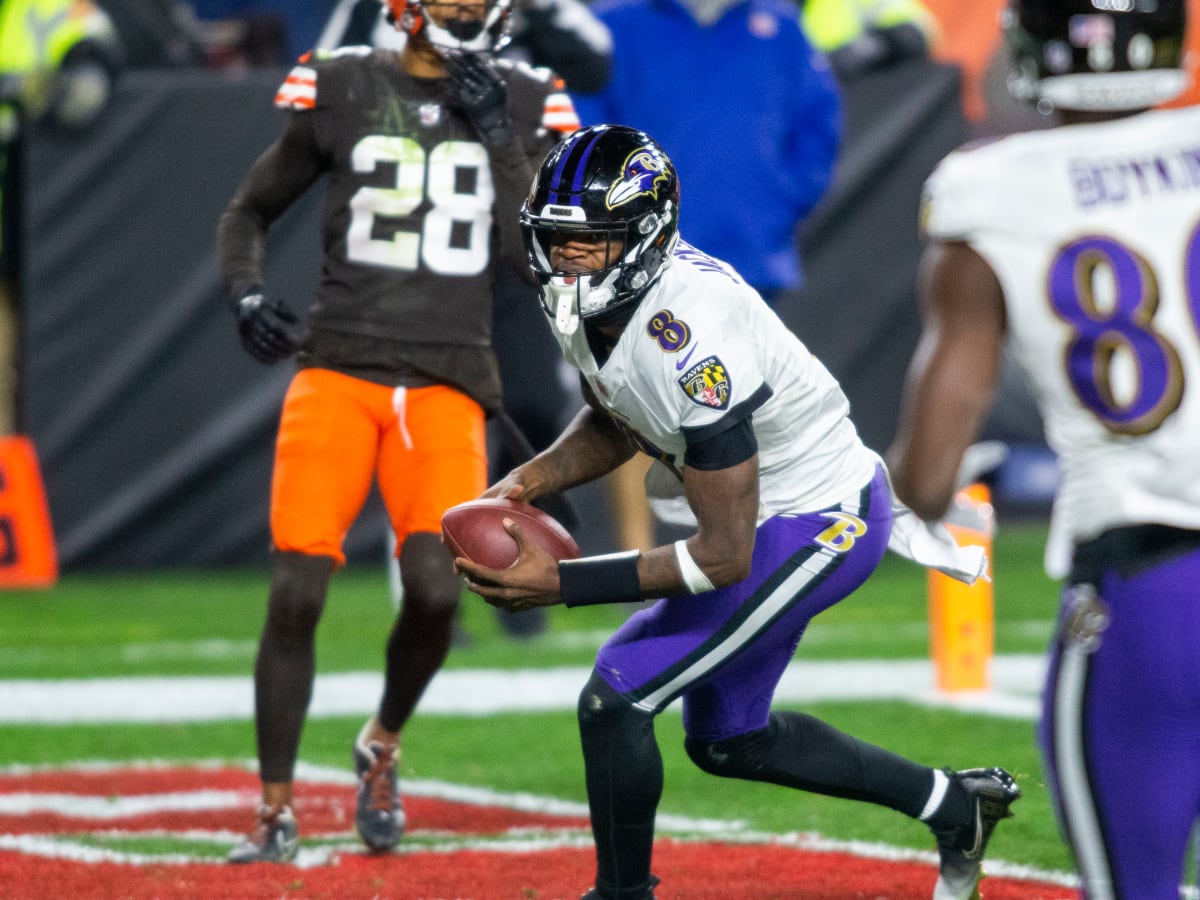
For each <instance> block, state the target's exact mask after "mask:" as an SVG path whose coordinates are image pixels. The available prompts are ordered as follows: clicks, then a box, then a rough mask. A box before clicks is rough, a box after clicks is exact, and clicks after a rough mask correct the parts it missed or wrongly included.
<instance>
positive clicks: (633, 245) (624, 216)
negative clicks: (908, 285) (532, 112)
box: [456, 125, 1020, 900]
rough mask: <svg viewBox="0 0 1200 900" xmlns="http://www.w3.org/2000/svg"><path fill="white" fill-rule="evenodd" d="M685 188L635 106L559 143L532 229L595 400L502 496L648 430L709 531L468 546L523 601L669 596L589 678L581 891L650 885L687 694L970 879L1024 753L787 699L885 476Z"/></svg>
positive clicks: (467, 566)
mask: <svg viewBox="0 0 1200 900" xmlns="http://www.w3.org/2000/svg"><path fill="white" fill-rule="evenodd" d="M679 196H680V194H679V180H678V177H677V174H676V171H675V167H674V164H673V163H672V162H671V160H670V159H669V158H668V157H667V155H666V153H665V152H664V151H663V148H662V147H660V146H659V145H658V144H657V143H656V142H655V141H653V140H652V139H651V138H650V137H648V136H647V135H646V134H644V133H642V132H640V131H635V130H633V129H630V128H626V127H623V126H610V125H599V126H592V127H589V128H585V129H583V130H581V131H578V132H576V133H575V134H573V135H572V136H570V137H569V138H568V139H566V140H565V141H563V142H562V143H560V144H559V145H558V146H557V147H555V148H554V149H553V150H552V151H551V153H550V155H549V156H548V157H547V158H546V160H545V161H544V162H543V163H542V166H541V168H540V169H539V170H538V173H537V176H536V179H535V181H534V184H533V188H532V190H531V192H530V194H529V197H528V199H527V200H526V202H525V205H524V207H523V209H522V214H521V221H522V227H523V230H524V234H525V239H526V246H527V248H528V252H529V259H530V262H531V264H532V266H533V268H534V270H535V272H536V273H537V275H538V278H539V282H540V284H541V289H542V297H543V302H544V304H545V307H546V311H547V314H548V316H550V317H551V318H552V320H553V328H554V332H555V334H556V335H557V338H558V341H559V343H560V345H561V347H562V350H563V354H564V356H565V357H566V359H567V361H568V362H570V363H571V365H572V366H574V367H575V368H577V369H578V370H579V371H580V373H581V375H582V380H583V386H584V393H585V395H586V397H587V398H588V400H589V405H587V406H585V408H584V409H583V410H582V411H581V412H580V413H579V415H578V416H577V417H576V419H575V420H574V422H573V423H572V424H571V425H570V426H568V428H567V430H566V431H564V433H563V434H562V435H561V436H560V437H559V438H558V440H557V441H556V442H555V443H554V444H553V445H551V447H550V448H548V449H547V450H546V451H544V452H543V453H541V454H540V455H538V456H537V457H535V458H534V459H533V460H531V461H530V462H528V463H526V464H524V465H520V466H518V467H517V468H515V469H514V470H513V471H512V472H510V473H509V474H508V475H507V476H506V477H505V478H503V479H502V480H501V481H499V482H498V483H497V484H495V485H493V486H492V487H491V488H489V489H488V491H487V492H486V494H485V496H492V497H513V498H517V499H522V500H532V499H535V498H536V497H539V496H541V495H543V494H544V493H545V492H548V491H558V490H563V489H566V488H568V487H571V486H573V485H577V484H580V483H582V482H585V481H589V480H592V479H595V478H598V477H600V476H602V475H605V474H607V473H608V472H611V471H612V470H613V469H615V468H616V467H617V466H619V465H620V464H622V463H623V462H625V460H627V459H629V457H630V456H632V455H633V453H634V452H635V450H640V451H642V452H644V453H646V454H648V455H650V456H652V457H653V458H654V459H655V460H656V463H655V468H654V469H653V470H652V472H651V477H650V479H649V481H650V482H651V483H650V484H648V493H650V494H651V495H652V496H655V497H664V498H675V499H676V500H678V501H679V502H681V503H683V504H684V505H685V506H686V508H687V509H688V510H689V511H690V513H691V514H692V516H693V523H694V525H695V529H696V530H695V533H694V534H693V535H692V536H691V537H689V538H687V539H686V540H679V541H677V542H676V543H674V544H673V545H669V546H660V547H654V548H652V549H650V550H648V551H647V552H645V553H639V552H638V551H631V552H625V553H617V554H610V555H606V556H597V557H584V558H583V559H579V560H571V561H564V562H561V563H555V561H554V560H553V559H552V558H551V557H550V556H549V555H548V554H546V553H545V551H543V550H541V549H540V548H538V547H537V546H536V545H534V544H533V543H531V542H530V541H528V540H526V539H525V536H524V534H523V533H522V532H521V529H520V527H519V526H517V525H515V524H511V525H508V526H506V527H508V530H509V532H510V533H511V534H512V535H513V536H514V537H515V538H516V540H517V541H518V543H519V545H520V556H519V558H518V560H517V562H516V563H515V564H514V565H513V566H512V567H511V568H509V569H505V570H496V569H489V568H487V567H484V566H480V565H476V564H474V563H471V562H469V561H468V560H465V559H459V560H457V561H456V564H457V565H458V567H459V569H460V570H461V571H462V572H464V573H466V575H467V576H468V578H469V584H470V586H471V588H472V589H473V590H475V591H477V592H479V593H480V594H482V595H484V597H485V598H487V599H488V600H489V602H492V603H494V604H497V605H500V606H502V607H504V608H508V609H526V608H531V607H538V606H547V605H551V604H555V603H560V602H561V603H564V604H566V605H567V606H568V607H576V606H581V605H587V604H594V603H622V602H632V601H638V600H642V599H646V598H656V597H665V598H666V599H663V600H660V601H659V602H658V603H656V604H655V605H653V606H652V607H649V608H646V609H642V610H640V611H638V612H636V613H634V614H633V615H632V616H631V617H630V619H629V620H628V622H627V623H626V624H625V625H624V626H622V627H621V629H620V630H619V631H617V633H616V634H615V635H613V637H611V638H610V639H609V640H608V641H607V642H606V643H605V644H604V646H603V647H602V648H601V649H600V652H599V654H598V656H597V659H596V664H595V668H594V669H593V672H592V675H591V678H590V679H589V681H588V682H587V684H586V685H585V686H584V688H583V691H582V693H581V695H580V699H579V727H580V735H581V741H582V746H583V756H584V763H585V768H586V776H587V791H588V800H589V805H590V810H591V821H592V832H593V836H594V838H595V843H596V850H597V870H596V877H595V885H594V887H593V888H592V889H591V890H590V891H589V892H588V893H587V894H586V895H585V896H586V897H587V898H591V900H611V898H621V900H644V898H650V897H653V896H654V894H653V890H654V885H655V884H656V883H657V878H656V877H655V876H653V875H652V874H651V849H652V844H653V838H654V815H655V809H656V807H657V804H658V800H659V796H660V794H661V792H662V783H663V771H662V758H661V756H660V754H659V750H658V746H657V744H656V742H655V738H654V719H655V716H656V715H657V714H658V713H660V712H662V710H664V709H665V708H666V707H667V706H668V705H670V704H671V703H672V702H674V701H675V700H677V699H682V701H683V722H684V729H685V731H686V734H687V740H686V747H687V752H688V754H689V755H690V756H691V758H692V760H693V761H694V762H695V763H696V765H698V766H699V767H700V768H702V769H704V770H705V771H707V772H711V773H713V774H715V775H721V776H726V777H732V778H745V779H750V780H754V781H767V782H772V783H775V784H780V785H785V786H788V787H793V788H798V789H802V790H808V791H814V792H817V793H821V794H826V795H830V796H836V797H846V798H852V799H857V800H863V801H866V802H870V803H877V804H881V805H884V806H888V807H891V808H893V809H896V810H898V811H900V812H902V813H904V814H906V815H908V816H911V817H912V818H914V819H920V820H921V821H923V822H925V823H926V824H927V825H928V826H929V828H930V829H932V830H933V833H934V834H935V835H936V841H937V846H938V848H939V851H940V853H941V872H940V875H939V881H938V887H937V890H938V892H939V893H938V894H937V896H938V897H943V898H947V900H950V898H963V900H965V898H967V897H970V896H971V894H972V892H973V891H974V890H975V885H976V882H977V881H978V877H979V866H980V861H981V859H982V857H983V853H984V849H985V847H986V845H987V842H988V839H989V837H990V835H991V833H992V830H993V829H994V827H995V825H996V823H997V822H998V821H999V820H1000V819H1002V818H1004V817H1006V816H1008V815H1009V814H1010V813H1009V806H1010V804H1011V803H1012V802H1013V801H1014V800H1016V799H1017V797H1019V796H1020V790H1019V788H1018V787H1017V785H1016V783H1015V782H1014V781H1013V779H1012V778H1011V777H1010V776H1009V775H1008V773H1007V772H1005V771H1004V770H1003V769H998V768H991V769H969V770H965V771H959V772H954V771H951V770H948V769H947V770H944V771H943V770H939V769H931V768H928V767H927V766H924V765H921V764H919V763H916V762H912V761H910V760H907V759H904V758H902V757H899V756H897V755H895V754H893V753H891V752H889V751H887V750H884V749H882V748H879V747H875V746H872V745H870V744H867V743H865V742H863V741H861V740H859V739H857V738H855V737H852V736H851V735H848V734H845V733H843V732H841V731H838V730H837V729H835V728H833V727H831V726H830V725H827V724H826V723H824V722H822V721H820V720H818V719H816V718H813V717H812V716H809V715H805V714H803V713H797V712H773V711H772V710H771V709H770V704H771V697H772V694H773V692H774V690H775V687H776V685H777V684H778V682H779V679H780V677H781V676H782V675H783V672H784V669H785V667H786V666H787V664H788V662H789V661H790V660H791V658H792V654H793V653H794V651H795V650H796V647H797V644H798V642H799V641H800V638H801V636H802V635H803V634H804V630H805V628H806V627H807V625H808V623H809V621H810V620H811V619H812V618H813V616H815V615H817V614H818V613H820V612H821V611H822V610H824V609H827V608H828V607H830V606H831V605H832V604H834V603H837V602H838V601H839V600H842V599H843V598H845V597H846V596H848V595H849V594H850V593H851V592H852V591H854V590H855V589H856V588H857V587H858V586H859V585H860V584H862V582H863V581H864V580H865V579H866V578H867V577H868V576H869V575H870V573H871V572H872V571H873V570H874V569H875V567H876V565H877V564H878V563H879V560H880V558H881V557H882V556H883V553H884V551H885V549H887V548H888V546H889V541H890V539H891V538H892V537H893V512H892V497H891V491H890V488H889V486H888V480H887V474H886V472H885V471H884V468H883V466H882V463H881V461H880V459H879V457H878V456H877V455H876V454H874V453H873V452H872V451H871V450H869V449H868V448H867V447H866V446H864V445H863V443H862V441H861V440H860V439H859V437H858V433H857V431H856V430H855V427H854V424H853V423H852V422H851V420H850V419H849V417H848V403H847V401H846V398H845V396H844V394H843V393H842V391H841V388H840V387H839V386H838V384H837V382H836V381H835V380H834V379H833V377H832V376H831V375H830V374H829V372H828V371H827V370H826V369H825V368H824V367H823V366H822V365H821V363H820V362H818V361H817V360H816V359H815V358H813V356H812V355H811V353H809V351H808V350H807V349H806V348H805V347H804V346H803V345H802V344H801V342H800V341H799V340H798V339H797V338H796V336H795V335H794V334H792V333H791V332H790V331H788V329H787V328H786V327H785V326H784V325H783V323H782V322H781V321H780V320H779V318H778V317H777V316H776V315H775V313H774V312H773V311H772V310H771V309H770V308H769V307H768V306H767V304H766V303H765V302H764V301H763V299H762V297H761V296H759V294H758V293H757V292H756V291H755V290H754V289H753V288H751V287H750V286H749V285H747V284H746V283H745V281H744V280H743V279H742V278H741V276H739V275H738V273H737V272H736V271H735V270H734V269H733V268H732V267H730V266H729V265H728V264H727V263H724V262H722V261H721V260H718V259H714V258H713V257H711V256H709V255H708V254H706V253H704V252H703V251H702V250H700V249H698V248H696V247H692V246H690V245H688V244H686V243H684V242H683V241H682V240H680V238H679V233H678V223H679ZM934 533H935V532H931V534H934ZM937 533H939V534H941V535H942V536H943V537H946V535H945V533H944V530H943V531H942V532H937ZM937 546H938V547H939V548H941V549H942V550H944V551H945V553H946V555H945V556H944V557H943V556H941V554H939V557H940V564H941V565H942V567H943V568H945V569H946V570H947V571H954V573H955V574H956V575H957V576H958V577H960V578H963V579H964V580H967V581H970V580H972V579H973V578H974V577H975V576H976V575H977V574H978V572H979V559H978V557H977V556H970V559H971V560H972V561H973V562H972V563H971V564H970V565H969V566H967V565H965V563H964V562H963V559H964V558H966V557H967V556H968V555H967V554H964V555H963V558H960V557H959V555H958V554H957V553H956V551H957V550H958V549H959V548H957V547H955V546H954V545H953V543H952V542H947V543H944V544H938V545H937ZM930 561H931V562H932V560H930Z"/></svg>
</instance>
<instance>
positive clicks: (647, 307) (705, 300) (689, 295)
mask: <svg viewBox="0 0 1200 900" xmlns="http://www.w3.org/2000/svg"><path fill="white" fill-rule="evenodd" d="M555 334H556V335H557V337H558V340H559V342H560V343H561V344H562V348H563V354H564V355H565V357H566V359H567V361H568V362H569V363H571V365H573V366H575V368H577V369H579V370H580V372H581V373H582V374H583V376H584V378H585V379H586V380H587V382H588V384H589V385H590V387H591V389H592V391H593V392H594V393H595V395H596V397H597V398H598V400H599V401H600V403H601V404H603V405H604V407H605V408H606V409H607V410H608V411H609V412H610V413H611V414H612V416H613V418H614V419H615V420H616V421H617V423H618V424H619V425H621V426H622V427H623V429H624V430H625V431H626V432H627V433H630V434H631V436H632V437H633V438H634V440H635V442H636V443H638V445H639V446H640V447H642V449H643V450H644V451H645V452H646V453H647V454H649V455H650V456H652V457H654V458H655V459H657V460H659V461H660V462H661V463H663V464H664V465H665V466H667V467H669V468H670V469H671V470H673V471H674V472H675V473H676V475H679V476H681V475H682V471H683V458H684V450H685V446H686V443H685V437H684V432H685V430H686V431H687V432H690V433H693V434H697V433H698V434H700V435H703V434H704V433H705V430H706V429H712V431H713V432H718V431H720V430H721V422H722V420H723V419H725V418H726V417H727V416H730V415H733V416H736V417H737V418H738V420H740V419H742V418H744V417H745V414H746V412H747V411H748V410H753V420H752V421H753V427H754V434H755V438H756V440H757V442H758V459H759V501H760V506H759V522H760V523H761V522H762V521H764V520H765V519H767V518H769V517H770V516H772V515H777V514H779V513H804V512H812V511H815V510H819V509H823V508H825V507H828V506H831V505H833V504H836V503H838V502H840V501H841V500H843V499H844V498H845V497H847V496H848V495H850V494H851V493H852V492H854V491H856V490H858V489H859V488H861V487H862V486H863V485H865V484H866V483H867V482H868V481H870V480H871V478H872V477H873V475H874V473H875V466H876V464H877V462H878V456H877V455H876V454H875V453H873V452H872V451H871V450H869V449H868V448H867V447H866V446H864V445H863V443H862V441H861V440H860V439H859V437H858V433H857V431H856V430H855V428H854V425H853V423H852V422H851V421H850V419H849V418H848V413H849V408H850V405H849V403H848V401H847V400H846V397H845V395H844V394H843V393H842V389H841V387H840V386H839V385H838V383H837V381H835V380H834V378H833V376H832V375H830V374H829V372H828V371H827V370H826V368H825V367H824V366H823V365H822V364H821V363H820V361H818V360H817V359H816V358H815V357H814V356H813V355H812V354H811V353H810V352H809V351H808V350H807V349H806V348H805V347H804V345H803V344H802V343H801V342H800V340H799V339H798V338H797V337H796V336H795V335H794V334H793V333H792V332H791V331H789V330H788V328H787V326H785V325H784V324H783V323H782V322H781V321H780V320H779V318H778V317H777V316H776V315H775V313H774V312H772V311H771V309H770V308H769V307H768V306H767V305H766V303H764V302H763V301H762V299H761V298H760V297H759V296H758V294H757V292H756V291H754V289H753V288H750V287H749V286H747V285H746V284H745V283H744V282H743V281H742V280H741V278H740V277H739V276H738V275H737V273H736V272H734V271H733V269H732V268H730V267H729V266H728V264H726V263H723V262H720V261H719V260H716V259H713V258H712V257H710V256H708V255H706V254H704V253H702V252H700V251H699V250H697V249H695V248H694V247H691V246H689V245H687V244H685V243H683V242H682V241H680V242H679V244H678V245H677V247H676V250H675V252H674V257H673V259H672V260H671V262H670V264H669V265H668V266H667V267H666V269H665V270H664V271H663V273H662V275H661V277H660V278H659V280H658V281H657V283H656V284H655V285H653V286H652V287H651V288H650V290H649V291H648V292H647V294H646V296H645V297H644V298H642V300H641V302H640V303H639V304H638V307H637V310H636V312H635V313H634V315H633V318H632V319H631V320H630V322H629V324H628V326H627V327H626V328H625V331H624V333H623V334H622V335H621V337H620V340H619V341H618V342H617V344H616V346H615V347H614V348H613V350H612V353H611V355H610V356H609V357H608V359H607V360H605V362H604V364H603V365H602V366H597V364H596V360H595V358H594V357H593V355H592V351H591V349H590V348H589V346H588V341H587V337H586V335H585V331H584V329H583V328H579V329H576V330H575V331H574V333H573V334H571V335H563V334H561V333H559V332H558V331H557V329H555ZM656 468H657V467H656ZM659 471H661V470H659ZM678 483H679V482H678V481H677V480H676V485H678Z"/></svg>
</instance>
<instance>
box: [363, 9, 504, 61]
mask: <svg viewBox="0 0 1200 900" xmlns="http://www.w3.org/2000/svg"><path fill="white" fill-rule="evenodd" d="M382 2H383V5H384V7H385V8H386V12H387V17H388V21H389V22H391V23H392V25H394V26H395V28H396V30H397V31H402V32H404V33H405V34H406V35H408V37H409V38H410V39H414V38H418V39H422V40H426V41H428V42H429V43H430V44H432V45H433V47H434V49H436V50H438V51H446V50H451V51H454V50H457V51H467V52H471V53H494V52H496V51H497V50H499V49H500V48H501V47H503V46H504V45H505V44H507V43H508V41H509V24H510V23H509V19H510V17H511V15H512V0H487V3H486V11H485V12H484V14H483V17H482V18H469V19H467V18H464V19H458V18H452V19H449V20H448V21H447V22H446V23H445V24H444V25H439V24H438V23H437V22H435V21H434V20H433V17H432V16H430V15H429V9H428V7H429V6H431V5H432V2H430V0H425V2H422V0H382ZM433 2H437V3H439V4H440V3H445V5H447V6H453V5H456V3H455V0H433ZM461 5H464V6H466V5H468V4H461ZM469 5H471V6H477V5H479V4H478V3H475V4H469Z"/></svg>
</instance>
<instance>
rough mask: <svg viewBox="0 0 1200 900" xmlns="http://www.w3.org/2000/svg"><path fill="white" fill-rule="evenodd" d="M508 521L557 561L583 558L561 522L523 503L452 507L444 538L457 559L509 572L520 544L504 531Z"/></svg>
mask: <svg viewBox="0 0 1200 900" xmlns="http://www.w3.org/2000/svg"><path fill="white" fill-rule="evenodd" d="M506 518H507V519H512V520H513V521H514V522H516V523H517V524H518V525H520V526H521V530H522V531H524V532H525V535H526V537H528V538H529V539H530V540H531V541H533V542H534V543H535V544H537V545H538V546H539V547H541V548H542V549H543V550H545V551H546V552H547V553H549V554H550V555H551V556H552V557H554V558H555V559H578V558H579V555H580V554H579V545H578V544H576V543H575V539H574V538H573V537H571V533H570V532H569V531H567V529H565V528H564V527H563V526H562V524H561V523H559V521H558V520H557V519H555V518H554V517H553V516H550V515H547V514H546V513H544V512H542V511H541V510H540V509H538V508H537V507H536V506H531V505H530V504H528V503H523V502H521V501H520V500H499V499H494V498H489V499H486V500H468V501H467V502H466V503H460V504H458V506H452V507H450V509H448V510H446V512H445V513H444V514H443V515H442V537H443V538H444V539H445V541H446V546H448V547H449V548H450V551H451V552H452V553H453V554H454V555H455V556H456V557H457V556H461V557H465V558H466V559H469V560H471V561H472V562H476V563H479V564H480V565H484V566H488V567H489V568H492V569H507V568H508V567H509V566H511V565H512V564H513V563H515V562H516V561H517V542H516V541H515V540H514V539H513V537H512V535H510V534H509V533H508V532H507V531H505V530H504V525H503V521H504V519H506Z"/></svg>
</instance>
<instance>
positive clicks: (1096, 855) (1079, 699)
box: [1054, 644, 1115, 900]
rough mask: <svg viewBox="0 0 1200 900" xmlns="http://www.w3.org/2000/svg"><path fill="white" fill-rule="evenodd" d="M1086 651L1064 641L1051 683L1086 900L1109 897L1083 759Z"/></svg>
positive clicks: (1061, 772) (1061, 781)
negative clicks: (1057, 667) (1056, 671)
mask: <svg viewBox="0 0 1200 900" xmlns="http://www.w3.org/2000/svg"><path fill="white" fill-rule="evenodd" d="M1089 655H1090V654H1088V653H1085V652H1084V651H1083V650H1082V649H1081V648H1079V647H1077V646H1071V645H1070V644H1068V645H1067V646H1066V647H1064V649H1063V652H1062V656H1061V658H1060V660H1059V671H1058V678H1057V680H1056V681H1055V687H1054V691H1055V693H1054V767H1055V769H1057V771H1058V789H1059V793H1060V794H1061V795H1062V805H1063V813H1064V815H1065V817H1066V820H1067V823H1068V826H1069V828H1070V832H1071V837H1072V842H1073V843H1074V845H1075V853H1076V855H1077V857H1078V864H1079V871H1080V874H1081V875H1082V876H1083V883H1084V884H1085V885H1086V886H1087V892H1088V900H1112V898H1113V897H1114V896H1115V895H1114V894H1113V889H1112V879H1111V876H1110V873H1109V866H1108V854H1107V853H1106V852H1105V849H1104V839H1103V835H1102V834H1101V831H1100V822H1099V819H1098V818H1097V816H1096V807H1095V804H1094V803H1093V802H1092V790H1091V786H1090V785H1089V784H1088V776H1087V766H1086V765H1085V762H1084V758H1083V738H1082V729H1083V688H1084V682H1085V676H1086V675H1087V667H1088V657H1089Z"/></svg>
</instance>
